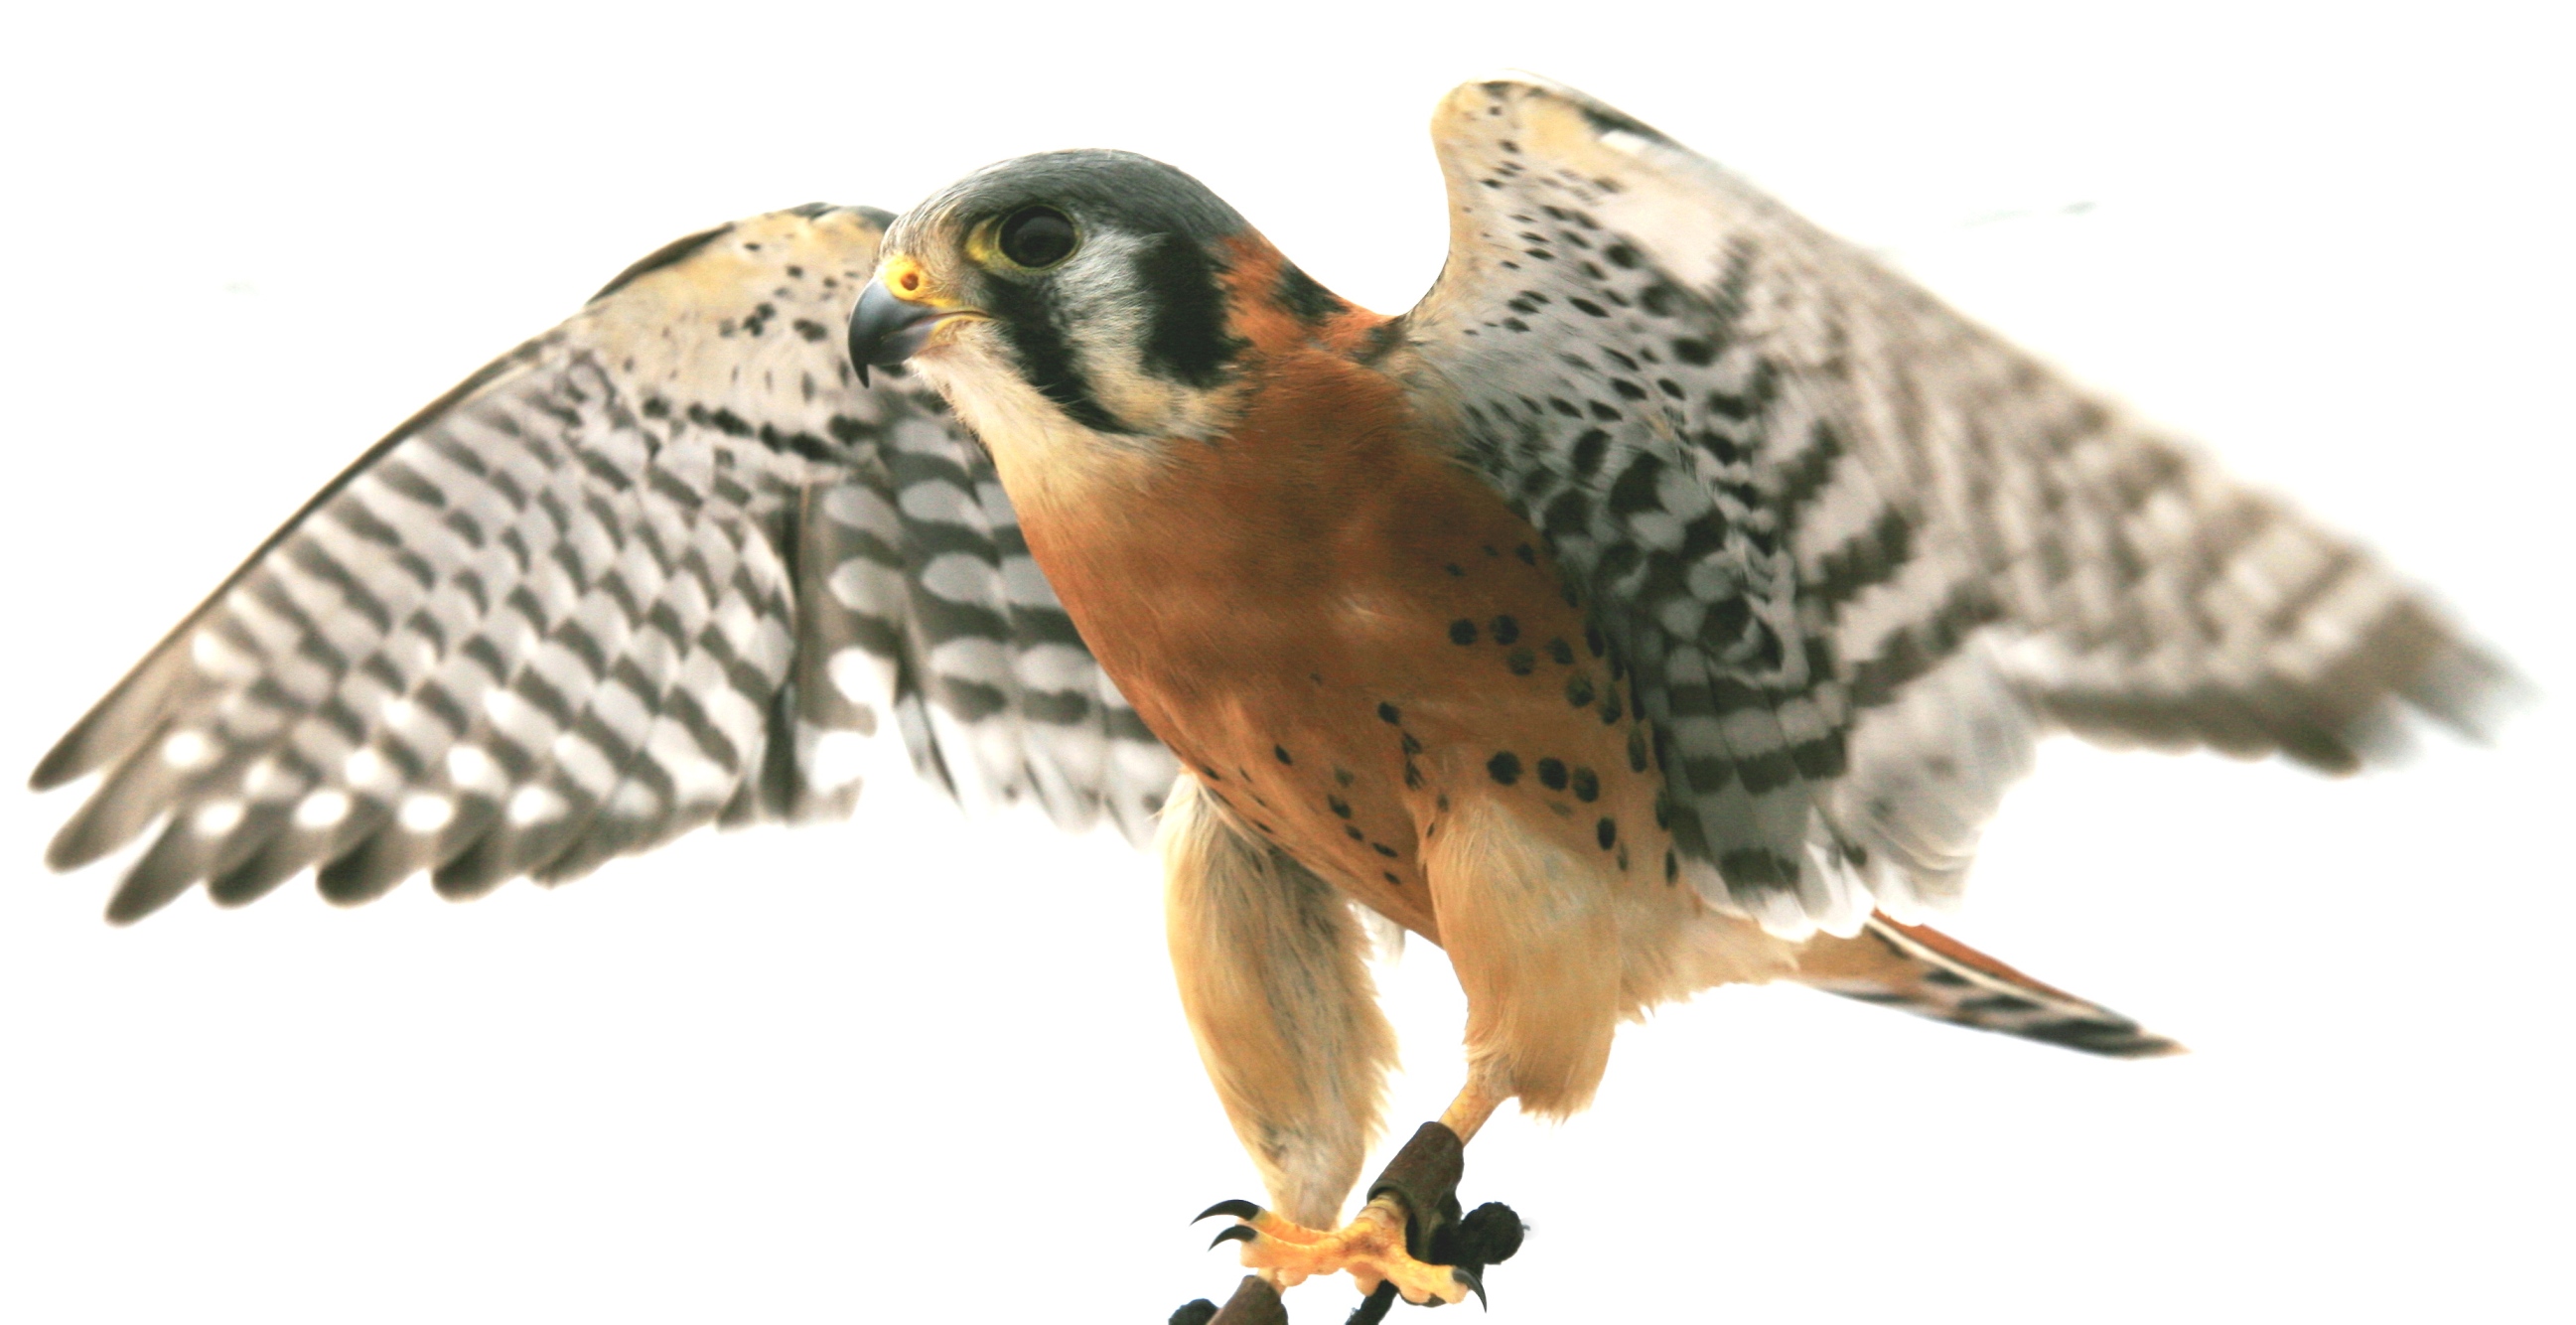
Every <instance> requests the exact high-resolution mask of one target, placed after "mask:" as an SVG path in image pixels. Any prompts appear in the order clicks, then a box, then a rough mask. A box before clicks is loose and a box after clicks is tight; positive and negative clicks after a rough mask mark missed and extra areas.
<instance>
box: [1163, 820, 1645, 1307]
mask: <svg viewBox="0 0 2576 1325" xmlns="http://www.w3.org/2000/svg"><path fill="white" fill-rule="evenodd" d="M1195 808H1196V810H1197V812H1198V813H1200V814H1205V813H1206V807H1205V805H1204V804H1203V803H1202V804H1198V805H1197V806H1196V807H1195ZM1210 817H1214V816H1210ZM1230 840H1231V841H1232V842H1234V843H1237V844H1240V846H1239V849H1240V850H1242V851H1244V852H1245V853H1246V856H1247V858H1249V857H1250V856H1251V855H1252V853H1254V852H1257V851H1265V850H1266V848H1260V847H1258V846H1256V845H1255V844H1252V843H1251V842H1250V841H1249V839H1246V838H1244V837H1243V836H1242V835H1240V834H1236V835H1233V836H1232V837H1231V839H1230ZM1172 841H1173V843H1174V846H1175V850H1174V851H1173V853H1172V856H1171V859H1172V860H1173V861H1174V862H1175V868H1174V869H1173V871H1172V877H1173V897H1174V899H1175V901H1176V903H1177V902H1178V900H1179V899H1180V898H1181V896H1182V893H1183V888H1184V884H1183V880H1184V877H1185V876H1193V875H1194V876H1197V877H1209V876H1223V875H1224V874H1225V873H1226V872H1227V871H1226V870H1225V869H1224V868H1221V867H1220V868H1217V869H1208V868H1205V867H1201V868H1198V869H1196V870H1191V869H1186V868H1182V863H1183V862H1186V861H1190V860H1192V859H1193V856H1192V855H1191V854H1189V844H1188V842H1187V841H1186V840H1185V839H1183V838H1180V837H1177V836H1176V837H1175V838H1173V839H1172ZM1208 854H1209V853H1207V852H1205V851H1201V852H1199V853H1197V856H1196V859H1200V860H1204V859H1206V858H1207V856H1208ZM1424 859H1425V865H1426V868H1427V872H1428V873H1429V875H1430V884H1431V893H1432V900H1433V906H1434V908H1435V910H1436V912H1437V914H1438V917H1439V924H1440V934H1441V938H1442V940H1443V945H1444V946H1445V947H1446V948H1447V949H1448V951H1449V956H1450V961H1451V963H1452V965H1453V966H1454V967H1455V968H1456V970H1457V972H1458V978H1459V981H1460V983H1461V984H1462V985H1464V986H1465V987H1466V991H1467V999H1468V1017H1467V1055H1468V1077H1467V1084H1466V1086H1465V1088H1464V1089H1462V1090H1460V1091H1459V1093H1458V1096H1457V1098H1456V1099H1455V1100H1453V1101H1451V1103H1450V1105H1449V1108H1448V1109H1447V1110H1446V1111H1445V1112H1443V1113H1442V1115H1441V1117H1440V1120H1439V1121H1437V1122H1433V1123H1426V1124H1424V1125H1423V1126H1422V1127H1421V1129H1420V1130H1418V1131H1417V1132H1416V1133H1415V1134H1414V1136H1413V1138H1412V1140H1411V1141H1409V1142H1408V1143H1406V1145H1405V1147H1404V1148H1403V1149H1402V1150H1401V1151H1399V1152H1398V1153H1397V1154H1396V1156H1395V1158H1394V1159H1393V1160H1392V1161H1391V1162H1390V1163H1389V1164H1388V1165H1387V1168H1386V1171H1385V1172H1384V1173H1382V1174H1380V1175H1379V1176H1378V1178H1377V1180H1376V1181H1375V1182H1373V1183H1371V1184H1370V1185H1369V1188H1368V1197H1369V1199H1368V1203H1367V1204H1366V1205H1365V1206H1364V1207H1362V1209H1361V1210H1360V1212H1359V1214H1358V1215H1357V1216H1356V1217H1355V1218H1354V1219H1352V1221H1351V1222H1350V1223H1348V1224H1346V1225H1343V1226H1342V1227H1340V1228H1331V1229H1329V1231H1327V1229H1328V1228H1329V1224H1330V1221H1329V1219H1328V1218H1318V1217H1317V1215H1318V1214H1323V1215H1329V1214H1330V1213H1332V1210H1333V1209H1337V1208H1338V1205H1339V1197H1340V1193H1341V1192H1342V1191H1343V1190H1345V1189H1346V1188H1347V1184H1348V1181H1349V1177H1351V1176H1356V1168H1355V1167H1354V1168H1348V1169H1340V1170H1337V1171H1336V1174H1335V1177H1336V1185H1335V1186H1334V1188H1333V1191H1334V1198H1333V1206H1332V1207H1329V1208H1328V1207H1324V1206H1323V1205H1322V1203H1321V1202H1319V1201H1309V1202H1308V1203H1307V1204H1304V1205H1301V1206H1292V1205H1289V1204H1287V1202H1286V1200H1284V1199H1283V1200H1281V1201H1280V1202H1279V1203H1278V1204H1276V1205H1274V1207H1273V1208H1271V1209H1263V1208H1262V1207H1259V1206H1255V1205H1253V1204H1251V1203H1250V1202H1246V1201H1228V1202H1223V1203H1220V1204H1218V1205H1217V1206H1215V1207H1213V1208H1211V1209H1210V1210H1209V1211H1208V1212H1207V1213H1208V1214H1210V1215H1216V1214H1227V1215H1232V1216H1234V1217H1235V1218H1236V1219H1237V1220H1238V1221H1240V1222H1238V1223H1237V1224H1236V1226H1235V1227H1232V1228H1229V1229H1227V1230H1226V1231H1225V1232H1224V1233H1222V1234H1220V1235H1219V1236H1218V1241H1220V1242H1222V1241H1226V1240H1229V1239H1232V1240H1239V1241H1242V1242H1243V1243H1245V1247H1244V1251H1243V1261H1244V1264H1245V1265H1247V1266H1250V1267H1253V1268H1255V1269H1257V1270H1260V1271H1261V1272H1262V1274H1263V1276H1264V1277H1265V1278H1267V1279H1268V1280H1270V1281H1271V1282H1273V1283H1276V1284H1278V1285H1280V1286H1282V1287H1289V1286H1294V1285H1295V1284H1297V1283H1299V1282H1302V1281H1303V1280H1305V1279H1307V1278H1309V1277H1311V1276H1314V1275H1318V1274H1332V1273H1336V1272H1348V1273H1349V1274H1350V1275H1351V1276H1352V1277H1353V1278H1354V1279H1356V1280H1358V1281H1359V1285H1360V1287H1361V1290H1362V1291H1364V1292H1369V1293H1371V1294H1372V1297H1371V1304H1370V1310H1371V1311H1374V1312H1378V1313H1382V1312H1383V1311H1384V1310H1385V1308H1386V1307H1387V1306H1388V1305H1389V1304H1391V1302H1392V1301H1393V1298H1394V1297H1395V1296H1397V1295H1399V1294H1400V1295H1401V1296H1402V1297H1404V1298H1405V1299H1406V1300H1407V1301H1413V1302H1428V1301H1434V1300H1437V1301H1443V1302H1457V1301H1460V1300H1462V1299H1464V1298H1465V1297H1466V1296H1467V1295H1468V1294H1469V1293H1476V1294H1479V1295H1481V1294H1482V1292H1483V1287H1482V1285H1481V1283H1480V1282H1479V1280H1478V1278H1477V1274H1478V1272H1480V1271H1481V1270H1482V1269H1483V1267H1484V1265H1486V1264H1490V1263H1491V1262H1494V1261H1498V1260H1501V1259H1503V1258H1505V1257H1507V1256H1509V1255H1511V1254H1512V1251H1513V1250H1514V1249H1515V1248H1517V1247H1518V1245H1519V1232H1520V1223H1519V1220H1518V1218H1517V1217H1516V1216H1514V1215H1513V1214H1512V1213H1511V1212H1510V1211H1509V1210H1508V1209H1507V1208H1504V1207H1501V1206H1494V1207H1491V1208H1489V1209H1482V1210H1479V1211H1478V1212H1477V1213H1476V1214H1475V1215H1473V1216H1469V1217H1468V1218H1466V1219H1464V1220H1462V1219H1461V1218H1460V1215H1459V1206H1458V1201H1457V1194H1456V1191H1457V1184H1458V1177H1459V1174H1460V1172H1461V1170H1462V1168H1463V1164H1464V1155H1463V1150H1464V1147H1465V1144H1466V1142H1467V1141H1468V1140H1469V1139H1470V1138H1472V1137H1474V1136H1475V1134H1476V1132H1477V1131H1478V1130H1479V1129H1480V1128H1482V1127H1483V1126H1484V1124H1485V1121H1486V1120H1487V1119H1488V1118H1490V1117H1491V1116H1492V1115H1493V1112H1494V1110H1495V1109H1496V1108H1498V1107H1499V1106H1500V1105H1501V1104H1502V1103H1503V1101H1505V1100H1508V1099H1513V1098H1515V1097H1517V1098H1519V1099H1521V1100H1522V1101H1523V1103H1524V1104H1525V1105H1526V1106H1529V1107H1533V1108H1536V1109H1539V1110H1542V1111H1545V1112H1549V1113H1565V1112H1571V1111H1572V1110H1574V1109H1577V1108H1580V1107H1581V1106H1582V1104H1583V1102H1584V1101H1585V1100H1587V1099H1588V1098H1589V1097H1590V1096H1591V1093H1592V1089H1593V1086H1594V1085H1595V1084H1597V1083H1598V1082H1599V1080H1600V1077H1601V1071H1602V1068H1603V1066H1604V1065H1605V1063H1606V1061H1607V1059H1608V1055H1609V1042H1610V1033H1611V1029H1612V1026H1613V1024H1614V1023H1615V1021H1616V1019H1617V1011H1618V1003H1617V998H1618V968H1617V964H1616V958H1617V927H1616V921H1615V919H1614V916H1613V910H1612V898H1611V897H1610V895H1609V893H1608V892H1607V890H1606V889H1605V888H1604V887H1603V881H1602V879H1601V876H1600V872H1599V870H1598V868H1597V867H1596V866H1595V865H1594V864H1593V862H1592V861H1590V860H1589V859H1588V858H1586V857H1585V856H1583V855H1582V854H1581V853H1577V852H1571V851H1568V850H1566V849H1564V848H1563V846H1562V845H1561V844H1558V843H1556V842H1554V841H1552V840H1550V838H1549V836H1548V835H1547V834H1546V833H1544V832H1533V831H1530V830H1529V829H1528V827H1527V826H1526V825H1524V824H1521V823H1520V822H1518V821H1516V820H1515V819H1513V818H1512V816H1511V815H1510V814H1509V812H1508V811H1507V810H1506V809H1505V807H1503V806H1501V805H1498V804H1494V803H1492V802H1491V801H1490V800H1487V799H1485V798H1481V797H1477V798H1470V797H1461V798H1460V800H1459V803H1458V805H1457V807H1456V809H1455V810H1454V812H1452V813H1451V814H1450V815H1449V816H1448V817H1447V818H1446V820H1445V821H1444V824H1443V831H1442V833H1441V835H1440V836H1439V838H1438V839H1437V840H1436V841H1429V842H1426V847H1425V852H1424ZM1283 863H1284V862H1283ZM1273 868H1274V869H1275V868H1276V867H1275V866H1274V867H1273ZM1290 868H1294V867H1293V866H1291V867H1290ZM1310 877H1311V876H1310ZM1315 886H1316V887H1317V888H1321V887H1323V886H1324V885H1323V884H1322V882H1321V881H1320V880H1317V881H1315ZM1201 887H1202V888H1203V889H1204V885H1201ZM1339 915H1340V916H1341V917H1342V918H1343V923H1345V924H1347V910H1346V909H1340V910H1339ZM1172 924H1173V933H1174V939H1173V950H1174V953H1175V955H1176V956H1178V957H1180V958H1181V966H1182V970H1183V975H1182V985H1183V989H1184V991H1185V992H1184V996H1183V998H1184V1002H1185V1003H1186V1002H1191V1001H1192V996H1191V995H1190V994H1189V993H1188V992H1187V991H1188V990H1190V989H1191V987H1192V985H1193V984H1194V983H1198V984H1201V985H1202V987H1203V988H1204V985H1205V982H1206V976H1205V975H1204V974H1194V973H1193V966H1194V962H1193V958H1194V957H1195V958H1196V959H1197V961H1198V962H1199V963H1204V961H1205V955H1204V954H1194V953H1185V952H1184V947H1183V940H1182V937H1181V935H1182V934H1183V933H1184V927H1185V925H1186V926H1187V927H1188V930H1189V932H1191V933H1193V934H1203V933H1206V932H1207V931H1206V927H1205V925H1204V922H1202V921H1198V920H1194V919H1185V912H1184V909H1183V908H1182V907H1180V906H1179V905H1177V904H1176V905H1175V907H1174V908H1173V912H1172ZM1272 942H1277V940H1275V939H1274V940H1272ZM1343 942H1345V943H1348V942H1349V940H1348V939H1344V940H1343ZM1292 946H1293V945H1292ZM1256 955H1257V954H1256ZM1291 964H1292V965H1305V964H1307V963H1305V962H1303V961H1302V960H1301V959H1295V958H1293V957H1292V958H1291ZM1198 997H1199V998H1200V999H1206V998H1208V997H1209V996H1208V995H1207V994H1206V993H1204V992H1202V993H1201V994H1199V995H1198ZM1247 1001H1253V1002H1257V1004H1258V1006H1259V1007H1260V1008H1261V1009H1263V1011H1264V1012H1265V1014H1266V1015H1269V1016H1274V1017H1294V1016H1295V1015H1296V1014H1295V1012H1294V1007H1295V996H1294V995H1291V996H1290V997H1289V998H1288V999H1286V1000H1285V1001H1283V999H1282V997H1281V995H1280V993H1279V992H1277V986H1276V985H1273V986H1271V992H1268V993H1266V994H1265V995H1264V996H1263V997H1262V998H1261V999H1259V1000H1247ZM1283 1008H1284V1009H1286V1011H1285V1012H1284V1014H1283V1013H1282V1012H1280V1011H1278V1009H1283ZM1191 1015H1192V1019H1193V1022H1194V1023H1196V1024H1198V1025H1199V1027H1200V1044H1201V1049H1202V1052H1203V1053H1207V1054H1208V1057H1209V1063H1210V1068H1211V1070H1212V1071H1214V1072H1216V1073H1217V1075H1218V1076H1219V1078H1220V1081H1221V1082H1222V1080H1223V1076H1224V1074H1223V1072H1222V1071H1219V1070H1218V1067H1219V1065H1218V1055H1217V1054H1216V1053H1213V1052H1210V1051H1209V1049H1208V1046H1209V1044H1210V1042H1211V1041H1212V1040H1219V1041H1221V1040H1222V1039H1223V1038H1224V1036H1223V1033H1222V1032H1221V1031H1219V1030H1216V1029H1215V1028H1212V1027H1211V1026H1210V1024H1209V1023H1208V1021H1207V1020H1206V1019H1205V1018H1204V1017H1203V1016H1202V1014H1201V1013H1199V1012H1198V1011H1197V1010H1196V1009H1195V1008H1194V1009H1193V1011H1192V1014H1191ZM1265 1024H1269V1023H1265ZM1219 1089H1220V1091H1224V1090H1225V1089H1226V1088H1225V1087H1224V1086H1223V1085H1222V1084H1221V1085H1220V1087H1219ZM1228 1108H1229V1109H1230V1110H1234V1111H1235V1120H1236V1127H1237V1129H1238V1130H1244V1128H1245V1117H1246V1114H1245V1112H1244V1111H1242V1110H1239V1109H1236V1106H1235V1105H1234V1104H1233V1103H1232V1097H1231V1096H1229V1103H1228ZM1371 1112H1372V1114H1373V1113H1374V1109H1372V1110H1371ZM1254 1136H1255V1133H1253V1132H1251V1131H1245V1142H1246V1145H1247V1146H1254V1153H1255V1156H1256V1158H1258V1157H1260V1153H1261V1152H1260V1150H1259V1148H1258V1146H1257V1145H1256V1143H1255V1140H1254ZM1356 1158H1357V1156H1356V1155H1353V1156H1352V1159H1353V1161H1354V1162H1355V1161H1356ZM1268 1175H1269V1170H1268V1168H1267V1167H1265V1176H1268ZM1272 1191H1273V1194H1274V1196H1280V1195H1283V1193H1282V1192H1281V1184H1280V1183H1279V1182H1278V1180H1276V1179H1273V1180H1272ZM1301 1195H1302V1193H1301ZM1443 1261H1446V1262H1451V1263H1435V1262H1443ZM1247 1291H1250V1290H1247ZM1240 1296H1241V1295H1238V1297H1240ZM1254 1296H1255V1297H1256V1298H1258V1297H1259V1294H1257V1293H1255V1294H1254ZM1227 1310H1228V1312H1229V1313H1238V1314H1239V1309H1238V1307H1237V1306H1234V1305H1229V1307H1228V1308H1227ZM1363 1314H1364V1315H1367V1314H1368V1313H1363ZM1368 1318H1369V1319H1375V1316H1374V1315H1368ZM1217 1319H1218V1320H1219V1321H1223V1322H1226V1325H1232V1322H1233V1320H1234V1319H1235V1315H1234V1314H1229V1315H1225V1316H1219V1317H1218V1318H1217ZM1244 1319H1247V1320H1249V1319H1251V1317H1249V1316H1245V1317H1244ZM1355 1319H1356V1318H1355Z"/></svg>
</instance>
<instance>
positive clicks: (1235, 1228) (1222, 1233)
mask: <svg viewBox="0 0 2576 1325" xmlns="http://www.w3.org/2000/svg"><path fill="white" fill-rule="evenodd" d="M1260 1236H1261V1235H1260V1234H1259V1233H1257V1232H1254V1231H1253V1228H1252V1225H1250V1224H1230V1225H1228V1226H1226V1227H1224V1228H1222V1229H1219V1230H1217V1235H1216V1241H1214V1242H1211V1243H1209V1244H1208V1250H1209V1251H1214V1250H1216V1249H1217V1248H1219V1247H1222V1246H1224V1245H1225V1244H1227V1243H1229V1242H1250V1241H1252V1240H1253V1239H1254V1238H1257V1237H1260Z"/></svg>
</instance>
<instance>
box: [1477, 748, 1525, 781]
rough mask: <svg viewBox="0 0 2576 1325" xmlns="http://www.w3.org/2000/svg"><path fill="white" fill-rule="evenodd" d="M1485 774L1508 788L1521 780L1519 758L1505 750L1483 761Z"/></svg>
mask: <svg viewBox="0 0 2576 1325" xmlns="http://www.w3.org/2000/svg"><path fill="white" fill-rule="evenodd" d="M1485 772H1486V773H1487V774H1488V775H1490V776H1491V777H1492V778H1493V779H1494V781H1496V782H1499V783H1502V784H1503V785H1504V786H1506V787H1508V786H1510V785H1512V784H1513V783H1515V782H1518V781H1520V780H1521V757H1520V756H1519V755H1516V754H1513V753H1512V752H1511V751H1509V750H1505V751H1503V752H1502V753H1501V754H1498V755H1495V756H1494V757H1493V758H1491V759H1488V760H1486V761H1485Z"/></svg>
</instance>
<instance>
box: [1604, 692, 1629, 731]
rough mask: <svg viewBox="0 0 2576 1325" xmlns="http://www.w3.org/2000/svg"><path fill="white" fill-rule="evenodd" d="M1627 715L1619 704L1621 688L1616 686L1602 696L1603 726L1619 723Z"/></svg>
mask: <svg viewBox="0 0 2576 1325" xmlns="http://www.w3.org/2000/svg"><path fill="white" fill-rule="evenodd" d="M1625 713H1626V710H1625V709H1623V708H1621V707H1620V704H1619V687H1617V686H1615V685H1614V686H1612V687H1610V689H1609V690H1607V691H1605V692H1604V693H1603V694H1602V696H1601V725H1602V726H1604V727H1607V726H1609V725H1611V724H1613V723H1615V722H1617V721H1619V719H1620V718H1621V717H1622V716H1624V715H1625Z"/></svg>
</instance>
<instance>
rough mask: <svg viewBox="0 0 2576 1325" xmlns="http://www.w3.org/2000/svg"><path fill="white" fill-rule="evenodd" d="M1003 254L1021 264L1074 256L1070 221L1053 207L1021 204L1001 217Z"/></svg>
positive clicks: (1042, 264)
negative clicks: (1019, 207) (1018, 207)
mask: <svg viewBox="0 0 2576 1325" xmlns="http://www.w3.org/2000/svg"><path fill="white" fill-rule="evenodd" d="M999 238H1000V240H1001V243H1002V256H1003V257H1006V258H1009V259H1010V260H1011V261H1013V262H1016V263H1018V264H1020V265H1021V266H1023V267H1052V266H1054V265H1055V264H1057V263H1059V262H1062V261H1064V260H1065V259H1066V258H1069V257H1072V256H1073V245H1074V233H1073V222H1072V221H1071V220H1070V219H1068V218H1067V217H1066V216H1065V214H1064V213H1062V212H1059V211H1057V210H1056V209H1054V208H1052V207H1023V208H1021V209H1020V210H1018V211H1016V212H1013V213H1011V214H1010V215H1009V216H1007V217H1005V218H1003V220H1002V231H1001V234H1000V236H999Z"/></svg>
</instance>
